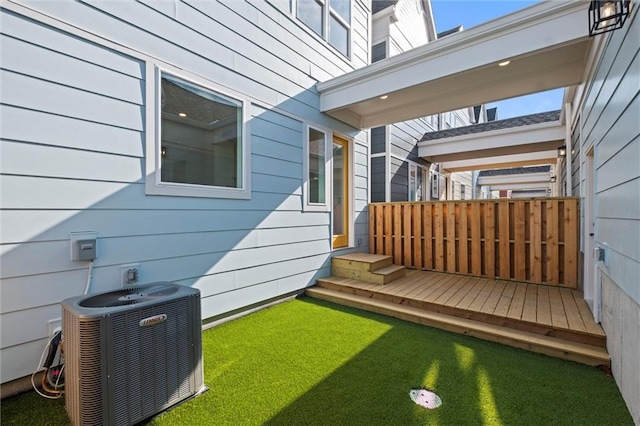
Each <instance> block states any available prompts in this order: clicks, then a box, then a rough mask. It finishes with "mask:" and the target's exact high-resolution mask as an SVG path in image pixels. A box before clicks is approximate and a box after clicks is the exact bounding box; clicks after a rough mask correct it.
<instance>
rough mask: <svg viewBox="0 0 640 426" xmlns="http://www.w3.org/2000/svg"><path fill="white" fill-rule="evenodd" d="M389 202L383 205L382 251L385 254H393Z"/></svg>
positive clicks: (391, 218) (390, 206) (390, 207)
mask: <svg viewBox="0 0 640 426" xmlns="http://www.w3.org/2000/svg"><path fill="white" fill-rule="evenodd" d="M392 208H393V206H392V205H391V204H385V206H384V252H383V253H382V254H386V255H387V256H391V255H392V254H393V217H392V215H391V209H392Z"/></svg>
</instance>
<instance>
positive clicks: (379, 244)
mask: <svg viewBox="0 0 640 426" xmlns="http://www.w3.org/2000/svg"><path fill="white" fill-rule="evenodd" d="M374 208H375V216H374V217H375V221H376V243H375V246H374V245H373V244H370V245H369V251H371V249H372V248H373V249H374V250H375V252H372V253H384V236H385V233H384V208H385V206H382V205H376V206H375V207H374Z"/></svg>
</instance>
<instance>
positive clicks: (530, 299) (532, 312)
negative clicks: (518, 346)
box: [522, 285, 538, 322]
mask: <svg viewBox="0 0 640 426" xmlns="http://www.w3.org/2000/svg"><path fill="white" fill-rule="evenodd" d="M526 287H527V292H526V295H525V299H524V307H523V309H522V320H523V321H528V322H536V318H537V312H536V311H537V308H538V289H537V287H536V286H532V285H528V286H526Z"/></svg>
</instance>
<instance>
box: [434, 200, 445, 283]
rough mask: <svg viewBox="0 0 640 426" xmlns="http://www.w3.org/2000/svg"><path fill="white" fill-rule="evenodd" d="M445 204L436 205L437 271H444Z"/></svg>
mask: <svg viewBox="0 0 640 426" xmlns="http://www.w3.org/2000/svg"><path fill="white" fill-rule="evenodd" d="M443 207H444V204H443V203H438V204H436V208H435V212H434V214H433V225H434V228H435V236H436V239H435V257H436V270H437V271H444V215H443V212H442V211H443Z"/></svg>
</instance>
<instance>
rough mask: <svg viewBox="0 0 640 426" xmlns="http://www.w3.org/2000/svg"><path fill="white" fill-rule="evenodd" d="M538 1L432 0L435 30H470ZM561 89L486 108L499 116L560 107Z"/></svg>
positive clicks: (511, 115)
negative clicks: (495, 108) (458, 27)
mask: <svg viewBox="0 0 640 426" xmlns="http://www.w3.org/2000/svg"><path fill="white" fill-rule="evenodd" d="M535 3H538V1H525V0H519V1H511V0H491V1H489V0H431V7H432V9H433V19H434V20H435V23H436V30H437V31H438V32H441V31H446V30H448V29H451V28H454V27H457V26H458V25H463V26H464V29H469V28H471V27H474V26H476V25H479V24H482V23H484V22H487V21H490V20H492V19H496V18H499V17H501V16H504V15H507V14H509V13H511V12H515V11H517V10H520V9H524V8H525V7H528V6H531V5H533V4H535ZM562 95H563V89H556V90H550V91H547V92H540V93H535V94H533V95H527V96H522V97H519V98H512V99H507V100H504V101H500V102H491V103H488V104H487V108H493V107H496V106H497V107H498V119H504V118H511V117H517V116H521V115H527V114H534V113H537V112H546V111H552V110H556V109H560V108H561V106H562Z"/></svg>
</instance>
